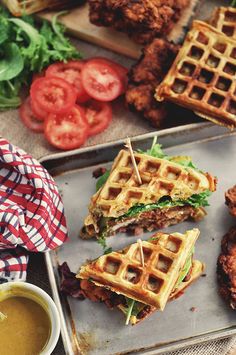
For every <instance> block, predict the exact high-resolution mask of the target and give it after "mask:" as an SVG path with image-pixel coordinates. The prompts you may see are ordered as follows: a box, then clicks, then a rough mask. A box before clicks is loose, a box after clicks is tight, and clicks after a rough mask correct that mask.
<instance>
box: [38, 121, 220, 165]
mask: <svg viewBox="0 0 236 355" xmlns="http://www.w3.org/2000/svg"><path fill="white" fill-rule="evenodd" d="M208 126H209V127H215V126H216V125H215V124H213V123H211V122H201V123H190V124H187V125H183V126H177V127H171V128H165V129H161V130H156V131H152V132H148V133H142V134H139V135H137V136H133V137H130V139H131V141H134V142H136V141H139V140H142V139H145V138H151V137H153V136H158V137H163V136H165V135H169V134H175V133H181V132H183V131H189V130H192V129H197V128H199V129H201V128H204V127H208ZM125 139H126V137H124V138H120V139H115V140H112V141H109V142H106V143H99V144H96V145H90V146H87V147H83V148H77V149H73V150H68V151H64V152H58V153H52V154H48V155H45V156H44V157H41V158H40V159H39V162H40V163H41V164H43V163H45V162H49V161H51V160H57V159H61V158H67V157H72V156H73V155H78V154H80V153H86V152H90V151H93V150H95V149H101V148H109V147H111V146H113V145H118V144H121V143H123V142H124V140H125Z"/></svg>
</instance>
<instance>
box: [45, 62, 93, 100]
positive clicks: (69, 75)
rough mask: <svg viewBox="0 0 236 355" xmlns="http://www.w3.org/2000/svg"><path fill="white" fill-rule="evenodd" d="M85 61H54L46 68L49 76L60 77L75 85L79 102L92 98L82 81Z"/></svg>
mask: <svg viewBox="0 0 236 355" xmlns="http://www.w3.org/2000/svg"><path fill="white" fill-rule="evenodd" d="M84 64H85V62H84V61H82V60H71V61H69V62H67V63H63V62H60V63H54V64H52V65H50V66H49V67H48V68H47V70H46V76H47V77H52V76H54V77H59V78H62V79H64V80H66V81H67V82H68V83H70V84H71V85H73V87H74V88H75V90H76V93H77V101H78V102H81V103H82V102H86V101H87V100H89V99H90V97H89V95H88V94H87V93H86V91H85V90H84V87H83V85H82V82H81V70H82V68H83V67H84Z"/></svg>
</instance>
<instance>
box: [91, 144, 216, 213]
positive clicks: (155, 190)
mask: <svg viewBox="0 0 236 355" xmlns="http://www.w3.org/2000/svg"><path fill="white" fill-rule="evenodd" d="M135 160H136V163H137V166H138V170H139V173H140V176H141V179H142V182H143V183H142V185H139V184H138V182H137V178H136V175H135V172H134V169H133V165H132V162H131V157H130V153H129V152H128V151H126V150H121V151H120V153H119V155H118V156H117V158H116V160H115V162H114V165H113V167H112V171H111V174H110V176H109V178H108V180H107V182H106V184H105V185H104V187H103V188H102V189H101V190H100V192H99V193H98V194H96V195H95V196H94V198H93V199H92V203H91V205H90V211H91V213H92V212H93V210H94V206H96V208H99V210H100V211H102V215H103V216H104V217H108V216H109V217H118V216H121V215H123V214H124V213H126V212H127V211H128V210H129V208H130V207H132V206H134V205H135V204H137V203H139V204H140V203H144V204H148V203H155V202H156V201H158V200H159V199H160V198H161V197H163V196H165V195H168V196H171V197H172V198H173V199H179V198H183V199H186V198H188V197H190V196H191V195H192V194H194V193H199V192H200V191H202V190H205V189H208V188H209V181H208V179H207V177H206V176H205V175H203V174H200V173H198V172H196V171H195V170H193V169H190V168H188V169H187V168H186V169H185V168H183V167H181V165H179V164H176V163H172V162H169V161H167V160H165V159H158V158H154V157H151V156H148V155H144V154H139V153H135Z"/></svg>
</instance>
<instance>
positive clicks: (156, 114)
mask: <svg viewBox="0 0 236 355" xmlns="http://www.w3.org/2000/svg"><path fill="white" fill-rule="evenodd" d="M177 51H178V46H177V45H175V44H173V43H170V42H167V41H166V40H164V39H154V40H153V41H152V43H150V44H149V45H147V46H146V47H144V49H143V54H142V56H141V57H140V59H139V61H138V62H137V63H136V64H135V65H134V66H133V67H132V68H131V70H130V72H129V75H128V76H129V83H128V88H127V91H126V103H127V105H128V107H129V109H130V110H131V111H134V112H138V113H140V114H142V116H144V117H145V118H147V119H148V120H149V121H150V122H151V123H152V125H153V126H155V127H159V126H160V125H161V122H162V120H163V119H164V118H165V116H166V115H167V110H168V106H167V105H168V104H166V103H162V102H160V103H159V102H157V101H156V100H155V98H154V93H155V89H156V87H157V86H158V84H159V83H160V82H161V81H162V79H163V78H164V76H165V74H166V73H167V72H168V70H169V68H170V66H171V64H172V63H173V61H174V59H175V57H176V54H177Z"/></svg>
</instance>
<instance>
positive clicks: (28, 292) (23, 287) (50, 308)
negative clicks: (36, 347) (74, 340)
mask: <svg viewBox="0 0 236 355" xmlns="http://www.w3.org/2000/svg"><path fill="white" fill-rule="evenodd" d="M0 292H4V298H5V292H6V297H7V294H8V292H9V295H13V296H22V297H26V298H29V299H32V300H33V301H35V302H37V303H38V304H39V305H41V306H42V307H43V308H44V309H45V310H46V311H47V313H48V315H49V318H50V320H51V335H50V338H49V340H48V343H47V344H46V346H45V347H44V349H43V351H42V352H41V353H40V355H49V354H51V353H52V351H53V350H54V348H55V346H56V344H57V342H58V338H59V335H60V317H59V313H58V310H57V307H56V305H55V303H54V302H53V300H52V299H51V297H50V296H49V295H48V294H47V293H46V292H45V291H43V290H42V289H41V288H39V287H37V286H35V285H33V284H30V283H27V282H7V283H4V284H1V285H0Z"/></svg>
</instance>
